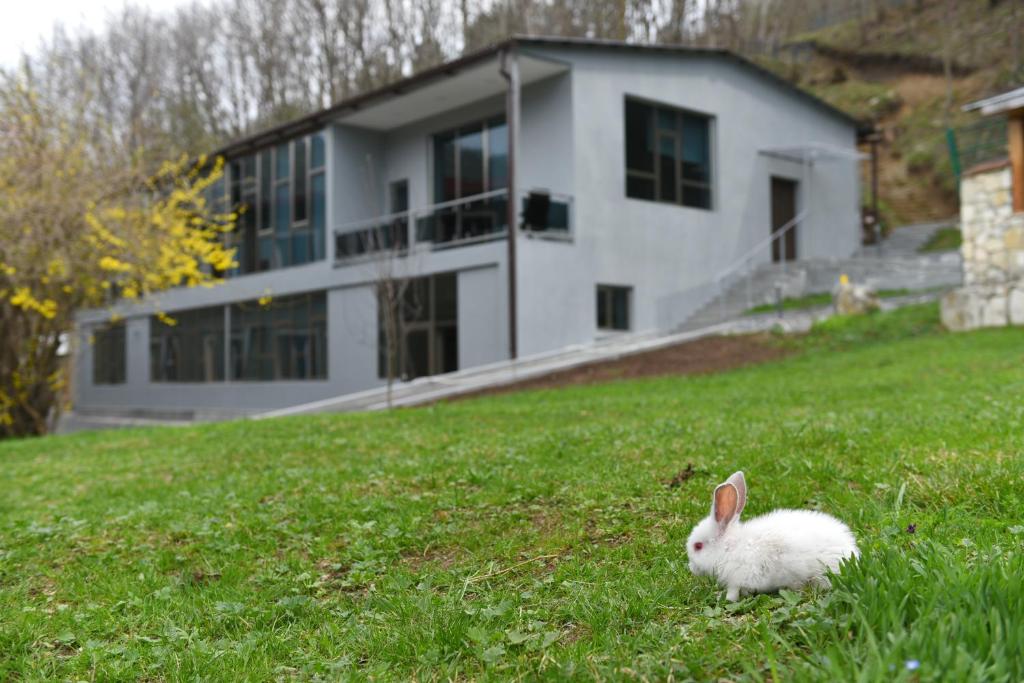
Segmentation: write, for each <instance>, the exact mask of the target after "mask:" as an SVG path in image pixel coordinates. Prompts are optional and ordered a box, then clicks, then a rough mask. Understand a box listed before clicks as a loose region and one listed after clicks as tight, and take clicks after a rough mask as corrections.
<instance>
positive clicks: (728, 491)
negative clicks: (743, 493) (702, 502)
mask: <svg viewBox="0 0 1024 683" xmlns="http://www.w3.org/2000/svg"><path fill="white" fill-rule="evenodd" d="M739 498H740V494H739V491H738V490H737V489H736V486H735V485H733V484H731V483H729V482H726V483H724V484H719V485H718V488H716V489H715V497H714V499H713V500H712V502H711V515H712V516H713V517H714V518H715V521H716V522H718V529H719V530H720V531H725V528H726V527H727V526H729V524H730V523H731V522H732V521H733V520H734V519H736V517H737V516H738V514H739V513H738V512H737V510H738V506H739Z"/></svg>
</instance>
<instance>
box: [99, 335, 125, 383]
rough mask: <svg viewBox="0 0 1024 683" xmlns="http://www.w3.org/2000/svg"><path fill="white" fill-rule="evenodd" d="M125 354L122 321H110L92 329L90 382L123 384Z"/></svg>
mask: <svg viewBox="0 0 1024 683" xmlns="http://www.w3.org/2000/svg"><path fill="white" fill-rule="evenodd" d="M125 355H126V353H125V327H124V323H110V324H107V325H103V326H102V327H98V328H96V329H95V330H93V333H92V383H93V384H124V380H125V366H126V359H125Z"/></svg>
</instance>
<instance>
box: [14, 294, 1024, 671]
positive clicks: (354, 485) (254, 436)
mask: <svg viewBox="0 0 1024 683" xmlns="http://www.w3.org/2000/svg"><path fill="white" fill-rule="evenodd" d="M937 327H938V326H937V310H936V308H935V307H934V306H924V307H915V308H909V309H903V310H901V311H897V312H894V313H889V314H878V315H874V316H870V317H867V318H862V319H841V318H839V319H835V318H834V319H832V320H829V321H827V322H825V323H823V324H821V325H819V326H818V327H817V328H815V329H814V330H813V331H812V332H811V333H810V334H809V335H808V336H806V337H804V338H801V339H800V340H797V341H793V340H780V342H779V343H785V344H791V345H794V346H795V347H796V350H797V353H796V354H794V355H793V356H791V357H789V358H788V359H786V360H784V361H781V362H777V363H772V364H767V365H762V366H757V367H752V368H747V369H744V370H741V371H736V372H731V373H727V374H721V375H714V376H701V377H688V378H680V377H673V378H662V379H656V380H645V381H630V382H621V383H613V384H607V385H602V386H591V387H578V388H570V389H565V390H560V391H540V392H532V393H522V394H514V395H506V396H501V397H494V398H487V399H480V400H473V401H464V402H458V403H453V404H445V405H438V406H434V407H430V408H424V409H416V410H402V411H396V412H392V413H379V414H364V415H323V416H313V417H302V418H293V419H283V420H276V421H267V422H258V423H256V422H233V423H226V424H216V425H209V426H202V427H190V428H166V429H138V430H131V431H122V432H105V433H91V434H82V435H76V436H70V437H54V438H44V439H37V440H26V441H21V442H8V443H3V444H0V472H2V481H3V494H2V495H0V680H12V679H13V680H40V679H48V680H49V679H53V680H138V679H142V680H183V679H188V680H196V679H203V680H273V679H300V680H309V679H318V678H319V679H328V680H337V679H349V678H354V679H367V678H375V679H390V680H409V679H413V678H415V679H431V680H433V679H449V678H454V679H460V680H467V679H492V680H507V679H510V678H518V679H535V678H545V679H573V678H580V679H592V678H605V679H632V678H638V679H644V680H658V679H665V678H668V677H669V676H671V677H672V678H673V679H674V680H688V679H695V680H708V679H716V678H719V677H724V678H730V679H739V678H750V679H775V680H781V681H791V680H828V681H837V680H844V681H845V680H862V681H875V680H904V681H931V680H938V679H946V680H956V681H963V680H978V681H981V680H984V681H1017V680H1021V679H1022V678H1024V658H1022V657H1021V654H1020V653H1021V646H1022V644H1024V588H1022V578H1021V577H1022V576H1024V559H1022V557H1024V556H1022V544H1024V521H1022V517H1024V515H1022V514H1021V510H1022V509H1024V464H1022V457H1021V455H1022V450H1024V429H1022V428H1021V425H1022V424H1024V402H1022V400H1021V398H1022V396H1024V330H1021V329H1010V330H989V331H981V332H976V333H971V334H959V335H951V334H943V333H940V332H938V331H937ZM691 464H692V465H693V471H692V476H688V477H687V476H679V477H676V475H677V474H678V473H680V471H681V470H684V469H685V468H686V467H687V466H688V465H691ZM739 468H742V469H744V470H745V471H746V473H747V481H748V484H749V486H750V498H749V502H748V505H747V510H746V515H747V516H750V515H756V514H759V513H763V512H767V511H768V510H770V509H771V508H773V507H777V506H789V507H810V508H817V509H821V510H826V511H829V512H831V513H833V514H836V515H837V516H839V517H840V518H842V519H843V520H845V521H846V522H847V523H849V524H850V526H851V527H852V528H853V530H854V532H855V533H856V534H857V536H858V539H859V542H860V545H861V549H862V550H863V552H864V556H863V559H862V560H861V561H860V562H858V563H856V564H855V565H851V566H847V567H846V568H845V570H844V571H843V573H842V574H841V575H840V576H839V577H837V578H836V579H835V580H834V583H835V588H834V590H833V591H831V592H830V593H815V592H812V591H805V592H801V593H792V592H784V593H783V594H781V595H762V596H757V597H752V598H747V599H745V600H743V601H741V602H739V603H735V604H729V603H726V602H725V600H724V596H723V592H722V591H721V590H720V589H718V588H717V587H716V586H714V585H713V584H712V583H711V582H710V580H708V579H704V578H701V579H695V578H694V577H693V576H691V575H690V573H689V572H688V570H687V568H686V559H685V554H684V548H683V544H684V542H685V539H686V536H687V534H688V533H689V531H690V528H691V526H692V525H693V524H694V523H695V522H696V521H697V520H698V519H699V518H700V517H702V516H703V515H705V514H707V508H708V505H709V501H710V496H711V489H712V486H713V485H714V484H716V483H717V482H719V481H720V480H722V479H724V478H725V477H726V476H727V475H728V474H729V473H731V472H732V471H733V470H735V469H739ZM673 478H675V479H676V484H677V485H675V486H671V485H670V483H671V482H672V480H673ZM911 531H913V533H911Z"/></svg>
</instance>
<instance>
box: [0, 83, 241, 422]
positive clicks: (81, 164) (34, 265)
mask: <svg viewBox="0 0 1024 683" xmlns="http://www.w3.org/2000/svg"><path fill="white" fill-rule="evenodd" d="M93 137H94V136H92V135H91V129H90V126H89V125H88V122H86V121H81V120H77V119H76V117H75V115H74V112H68V111H66V110H62V109H61V108H60V107H59V106H57V105H54V104H50V103H46V102H43V101H41V100H40V98H39V97H37V96H36V94H35V93H33V92H32V91H31V90H30V89H28V88H27V87H25V86H24V85H23V84H21V83H18V82H15V81H12V80H10V79H8V80H4V81H0V438H2V437H5V436H18V435H25V434H41V433H44V432H45V431H46V430H47V428H48V426H49V425H50V424H52V421H53V418H54V417H55V415H56V413H57V412H58V411H59V408H60V396H61V391H62V388H63V387H64V386H65V384H66V377H65V374H66V372H67V368H65V367H64V364H63V362H62V360H61V358H60V357H59V356H58V347H59V346H60V340H61V335H62V334H65V333H69V332H71V331H72V328H73V322H74V320H73V316H74V313H75V311H76V310H78V309H82V308H95V307H103V306H107V305H109V304H111V303H112V302H113V301H114V300H115V299H117V298H120V299H142V298H145V297H147V296H148V295H151V294H153V293H155V292H158V291H161V290H164V289H167V288H170V287H179V286H187V287H193V286H199V285H210V284H212V283H214V282H216V281H218V280H219V279H220V277H221V275H220V274H221V273H222V272H223V271H226V270H228V269H230V268H232V267H233V266H234V265H235V263H234V250H233V249H231V248H228V247H227V246H226V245H225V242H226V240H225V239H224V235H225V233H227V232H229V231H231V230H233V229H234V223H235V219H236V216H235V215H233V214H230V213H223V212H221V211H220V210H219V209H218V207H216V206H209V205H208V202H207V199H206V197H207V195H208V194H210V192H209V191H210V190H211V189H212V188H214V187H215V184H216V183H218V181H220V180H221V178H222V177H223V161H222V160H220V159H216V160H208V159H205V158H200V159H198V160H197V161H194V162H193V161H189V160H188V158H187V157H184V156H183V157H181V158H180V159H177V160H175V161H170V162H167V163H164V164H163V165H162V166H161V167H160V168H159V169H158V170H157V171H156V172H155V173H154V172H152V170H151V169H147V168H146V165H145V164H144V162H143V161H142V158H143V155H142V154H140V153H128V152H123V151H118V150H117V149H111V148H109V147H108V148H104V149H100V148H98V147H97V146H96V144H95V143H93V142H91V140H92V139H93Z"/></svg>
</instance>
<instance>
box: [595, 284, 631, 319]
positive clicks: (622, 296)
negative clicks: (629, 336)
mask: <svg viewBox="0 0 1024 683" xmlns="http://www.w3.org/2000/svg"><path fill="white" fill-rule="evenodd" d="M631 293H632V288H631V287H618V286H614V285H598V286H597V329H599V330H628V329H629V300H630V295H631Z"/></svg>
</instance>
